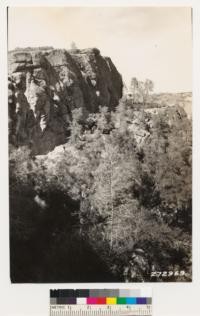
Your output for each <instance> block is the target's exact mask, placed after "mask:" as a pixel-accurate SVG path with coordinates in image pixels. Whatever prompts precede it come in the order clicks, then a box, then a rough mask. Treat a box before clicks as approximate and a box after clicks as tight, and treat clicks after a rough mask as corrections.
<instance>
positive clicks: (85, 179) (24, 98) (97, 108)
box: [7, 6, 193, 283]
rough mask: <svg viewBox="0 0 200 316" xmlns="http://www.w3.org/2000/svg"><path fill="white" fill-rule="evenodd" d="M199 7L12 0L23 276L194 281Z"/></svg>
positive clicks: (15, 239) (14, 196) (11, 90)
mask: <svg viewBox="0 0 200 316" xmlns="http://www.w3.org/2000/svg"><path fill="white" fill-rule="evenodd" d="M192 13H193V12H192V8H190V7H183V6H182V7H181V6H179V7H156V6H151V7H148V6H143V7H131V6H130V7H89V6H88V7H64V6H63V7H42V6H41V7H39V6H38V7H22V6H21V7H20V6H18V7H14V6H13V7H8V9H7V25H8V52H7V54H8V115H9V121H8V134H9V233H10V279H11V282H12V283H76V282H78V283H82V282H87V283H88V282H107V283H113V282H117V283H123V282H127V283H131V282H191V281H192Z"/></svg>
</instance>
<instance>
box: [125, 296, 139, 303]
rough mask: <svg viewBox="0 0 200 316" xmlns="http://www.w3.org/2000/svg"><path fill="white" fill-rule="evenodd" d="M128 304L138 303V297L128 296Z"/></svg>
mask: <svg viewBox="0 0 200 316" xmlns="http://www.w3.org/2000/svg"><path fill="white" fill-rule="evenodd" d="M126 304H130V305H131V304H137V301H136V297H127V298H126Z"/></svg>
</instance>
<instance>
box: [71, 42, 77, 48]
mask: <svg viewBox="0 0 200 316" xmlns="http://www.w3.org/2000/svg"><path fill="white" fill-rule="evenodd" d="M70 48H71V49H72V50H77V49H78V48H77V46H76V43H75V42H74V41H72V42H71V44H70Z"/></svg>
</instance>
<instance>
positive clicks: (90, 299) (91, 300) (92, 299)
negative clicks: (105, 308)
mask: <svg viewBox="0 0 200 316" xmlns="http://www.w3.org/2000/svg"><path fill="white" fill-rule="evenodd" d="M87 304H97V298H96V297H88V298H87Z"/></svg>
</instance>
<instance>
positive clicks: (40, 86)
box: [8, 48, 123, 154]
mask: <svg viewBox="0 0 200 316" xmlns="http://www.w3.org/2000/svg"><path fill="white" fill-rule="evenodd" d="M8 75H9V77H8V107H9V140H10V142H11V143H12V144H14V145H16V146H20V145H30V146H31V147H32V150H33V152H34V153H35V154H45V153H48V152H49V151H50V150H52V149H54V147H55V146H57V145H59V144H62V143H65V142H66V139H67V136H68V135H69V124H70V120H71V115H72V111H73V109H75V108H80V107H81V108H82V109H83V111H84V113H85V115H87V113H91V112H92V113H94V112H97V111H98V109H99V106H107V107H108V108H109V109H111V110H112V109H114V108H115V107H116V106H117V104H118V101H119V99H120V98H121V97H122V89H123V83H122V77H121V75H120V74H119V72H118V71H117V69H116V68H115V66H114V64H113V63H112V61H111V59H110V58H108V57H102V56H101V54H100V51H99V50H98V49H96V48H94V49H84V50H72V51H66V50H61V49H53V48H48V49H31V48H30V49H22V50H14V51H11V52H9V53H8Z"/></svg>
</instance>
